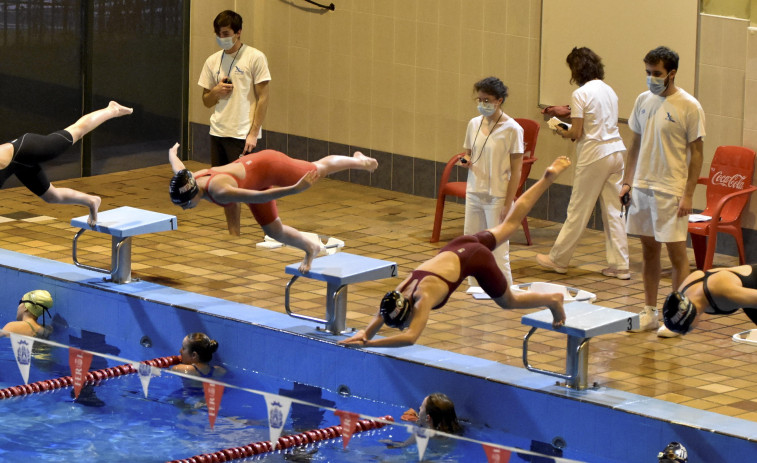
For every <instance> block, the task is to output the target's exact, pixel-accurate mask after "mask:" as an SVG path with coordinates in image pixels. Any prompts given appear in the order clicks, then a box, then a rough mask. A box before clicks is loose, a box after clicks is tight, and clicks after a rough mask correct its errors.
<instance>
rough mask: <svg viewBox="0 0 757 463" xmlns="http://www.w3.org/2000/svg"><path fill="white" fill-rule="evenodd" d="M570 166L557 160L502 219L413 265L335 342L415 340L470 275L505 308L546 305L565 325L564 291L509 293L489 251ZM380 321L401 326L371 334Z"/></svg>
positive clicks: (382, 343)
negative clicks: (357, 326)
mask: <svg viewBox="0 0 757 463" xmlns="http://www.w3.org/2000/svg"><path fill="white" fill-rule="evenodd" d="M569 165H570V160H569V159H568V158H567V157H564V156H563V157H559V158H557V159H555V161H554V162H552V165H550V166H549V167H548V168H547V170H546V171H545V172H544V176H543V177H542V178H541V179H539V181H538V182H536V183H535V184H534V185H533V186H531V187H530V188H529V189H528V190H526V191H525V192H524V193H523V195H521V197H520V198H518V200H517V201H516V202H515V204H514V206H513V207H512V209H511V210H510V213H509V214H508V216H507V218H506V219H505V221H504V222H502V223H500V224H499V225H497V226H496V227H494V228H490V229H489V230H485V231H483V232H479V233H476V234H475V235H463V236H461V237H458V238H455V239H454V240H452V241H450V242H449V244H447V245H446V246H444V247H443V248H442V249H441V250H440V251H439V253H438V254H437V255H436V256H434V257H433V258H432V259H430V260H427V261H426V262H424V263H422V264H421V265H420V266H419V267H418V268H417V269H416V270H414V271H413V272H412V273H411V274H410V276H409V277H407V278H406V279H405V280H404V281H403V282H402V283H400V284H399V286H397V289H396V290H394V291H390V292H389V293H387V294H386V296H384V298H383V299H382V301H381V308H380V310H379V313H377V314H376V316H375V317H374V318H373V320H371V322H370V323H369V324H368V327H367V328H366V329H364V330H360V331H358V332H357V333H356V334H355V335H354V336H352V337H350V338H348V339H344V340H342V341H339V344H346V345H351V346H369V347H400V346H409V345H412V344H415V342H416V341H417V340H418V338H419V337H420V335H421V332H423V329H424V328H425V327H426V323H427V322H428V317H429V315H430V314H431V311H432V310H435V309H439V308H441V307H442V306H443V305H444V304H445V303H446V302H447V299H449V296H450V294H451V293H452V292H453V291H454V290H455V289H456V288H457V287H458V286H459V285H460V284H461V283H462V282H463V281H464V280H465V278H466V277H467V276H469V275H472V276H474V277H476V279H477V280H478V282H479V284H480V285H481V287H482V288H483V289H484V291H486V293H487V294H488V295H489V296H491V298H492V300H494V302H496V303H497V305H499V306H500V307H502V308H503V309H525V308H531V307H544V306H546V307H547V308H549V310H550V311H552V316H553V317H554V321H553V322H552V326H554V327H555V328H559V327H560V326H562V325H564V324H565V310H564V309H563V296H562V295H561V294H544V293H528V292H526V293H521V294H513V293H512V292H511V291H508V283H509V282H508V281H507V280H506V278H505V276H504V275H503V274H502V271H501V270H500V269H499V267H498V266H497V264H496V263H495V261H494V256H493V255H492V253H491V251H492V250H493V249H494V248H496V247H497V246H498V245H500V244H501V243H503V242H505V241H507V240H508V239H509V238H510V235H512V234H513V232H515V231H516V230H517V229H518V227H520V223H521V222H522V221H523V218H524V217H525V216H526V214H527V213H528V212H529V211H530V210H531V208H532V207H533V206H534V204H536V200H538V199H539V197H540V196H541V195H542V194H543V193H544V192H545V191H547V188H548V187H549V185H551V184H552V182H554V180H555V178H557V176H558V175H560V173H561V172H562V171H563V170H565V169H566V168H567V167H568V166H569ZM384 324H387V325H389V326H391V327H394V328H400V329H401V330H403V331H402V332H401V333H400V334H396V335H393V336H389V337H386V338H382V339H373V337H374V336H375V335H376V333H377V332H378V330H379V329H380V328H381V326H382V325H384Z"/></svg>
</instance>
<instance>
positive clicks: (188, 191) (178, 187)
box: [168, 169, 199, 206]
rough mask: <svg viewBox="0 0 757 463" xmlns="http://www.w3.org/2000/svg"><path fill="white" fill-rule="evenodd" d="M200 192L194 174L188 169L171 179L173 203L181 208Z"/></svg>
mask: <svg viewBox="0 0 757 463" xmlns="http://www.w3.org/2000/svg"><path fill="white" fill-rule="evenodd" d="M198 191H199V189H198V188H197V182H195V178H194V177H193V176H192V172H190V171H189V170H187V169H182V170H180V171H178V172H177V173H176V175H174V176H173V178H172V179H171V184H170V185H169V188H168V193H169V194H170V195H171V202H173V203H174V204H177V205H179V206H181V205H184V204H187V203H188V202H189V201H191V200H192V198H194V197H195V195H196V194H197V192H198Z"/></svg>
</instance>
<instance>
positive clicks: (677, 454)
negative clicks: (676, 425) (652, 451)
mask: <svg viewBox="0 0 757 463" xmlns="http://www.w3.org/2000/svg"><path fill="white" fill-rule="evenodd" d="M657 460H658V461H660V462H674V463H687V462H688V461H689V454H688V452H686V447H684V446H683V445H681V444H679V443H678V442H671V443H669V444H668V446H667V447H665V450H663V451H662V452H660V453H658V454H657Z"/></svg>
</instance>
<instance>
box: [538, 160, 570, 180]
mask: <svg viewBox="0 0 757 463" xmlns="http://www.w3.org/2000/svg"><path fill="white" fill-rule="evenodd" d="M569 166H570V159H568V157H567V156H560V157H559V158H557V159H555V160H554V161H552V164H551V165H550V166H549V167H547V170H545V171H544V178H548V179H550V180H554V179H555V178H557V176H558V175H560V174H561V173H562V171H564V170H565V169H567V168H568V167H569Z"/></svg>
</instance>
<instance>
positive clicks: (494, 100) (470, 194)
mask: <svg viewBox="0 0 757 463" xmlns="http://www.w3.org/2000/svg"><path fill="white" fill-rule="evenodd" d="M473 89H474V90H475V92H476V101H477V103H478V111H479V113H480V114H481V115H480V116H478V117H474V118H473V119H471V120H470V122H468V129H467V131H466V133H465V142H464V144H463V148H465V155H464V156H463V157H461V158H460V161H459V162H458V165H460V166H462V167H466V168H467V169H468V184H467V186H466V191H465V225H464V229H463V231H464V233H465V234H466V235H472V234H475V233H478V232H480V231H483V230H486V229H488V228H492V227H494V226H496V225H497V224H499V223H501V222H503V221H504V220H505V217H507V213H508V212H509V211H510V208H511V207H512V204H513V201H514V200H515V192H516V190H517V189H518V181H519V180H520V172H521V168H522V166H523V129H522V128H521V126H520V125H518V123H517V122H515V120H514V119H513V118H511V117H510V116H508V115H507V114H505V112H504V111H502V104H503V103H504V102H505V99H506V98H507V87H506V86H505V84H503V83H502V81H501V80H499V79H498V78H496V77H487V78H485V79H482V80H480V81H478V82H476V83H475V85H474V86H473ZM494 258H495V260H496V262H497V266H498V267H499V268H500V269H501V270H502V273H503V274H504V275H505V277H506V278H507V281H509V282H512V281H513V276H512V272H511V271H510V242H509V241H505V242H504V243H502V244H501V245H500V246H499V247H498V248H497V249H496V250H495V251H494ZM468 284H470V285H471V286H473V285H476V283H475V279H474V278H473V277H469V279H468Z"/></svg>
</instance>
